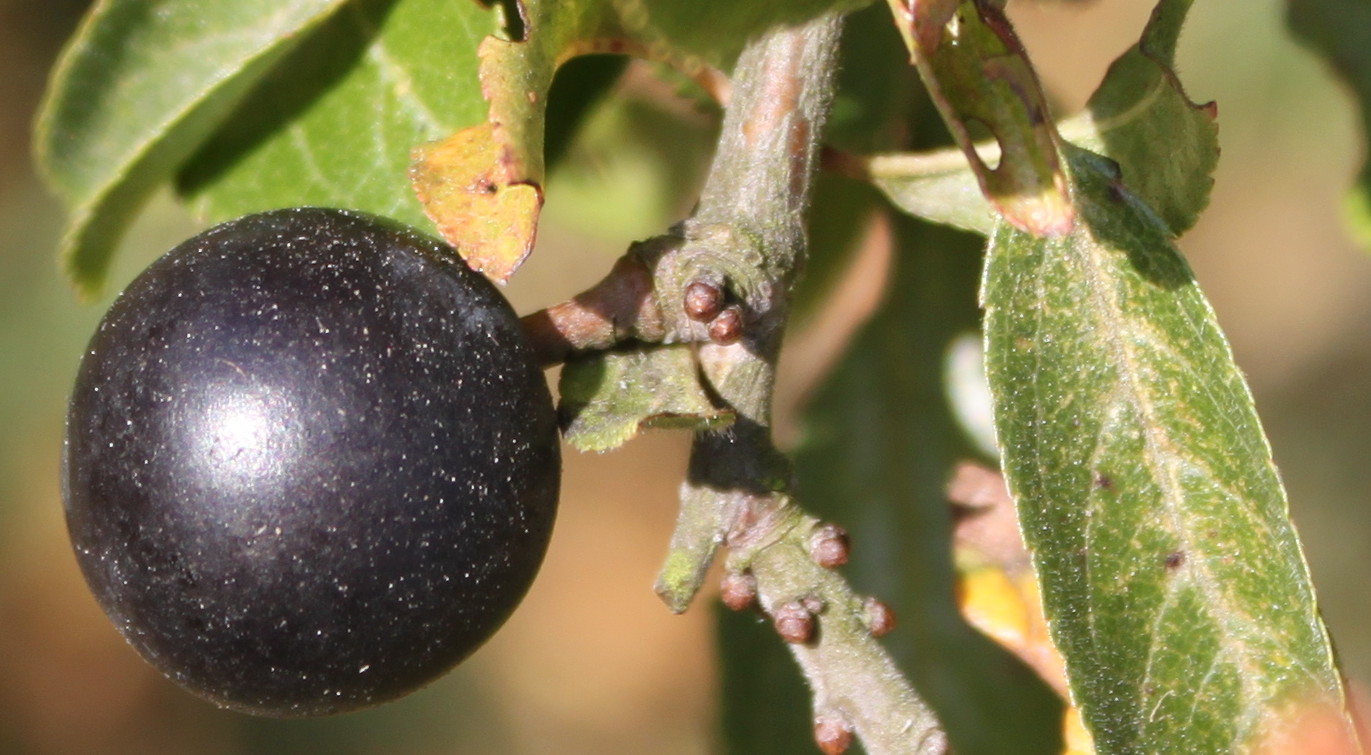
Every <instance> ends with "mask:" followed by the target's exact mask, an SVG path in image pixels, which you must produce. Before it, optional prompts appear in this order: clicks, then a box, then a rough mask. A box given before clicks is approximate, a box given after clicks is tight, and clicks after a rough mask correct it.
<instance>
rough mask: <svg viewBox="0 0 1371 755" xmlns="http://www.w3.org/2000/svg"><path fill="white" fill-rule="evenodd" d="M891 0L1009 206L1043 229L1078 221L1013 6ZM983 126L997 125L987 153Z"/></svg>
mask: <svg viewBox="0 0 1371 755" xmlns="http://www.w3.org/2000/svg"><path fill="white" fill-rule="evenodd" d="M889 4H890V7H891V10H892V12H893V13H894V15H895V18H896V25H897V27H898V28H899V30H900V32H901V34H902V35H903V36H904V39H905V43H906V45H908V47H909V51H910V53H911V55H912V56H913V59H914V63H915V65H916V66H917V67H918V69H919V74H920V75H921V76H922V77H923V80H924V84H925V86H927V87H928V91H929V94H930V95H931V96H932V97H933V101H934V102H935V103H937V105H938V108H939V110H941V111H942V115H943V121H944V122H945V123H946V124H947V127H948V130H949V131H951V132H952V135H953V137H954V138H955V139H956V141H957V144H958V146H960V147H961V150H962V153H963V154H964V155H966V159H967V161H968V162H969V163H970V164H971V169H972V171H973V172H974V173H975V174H976V178H977V180H978V181H979V184H980V187H981V191H982V192H983V193H984V194H985V196H986V198H987V199H989V200H990V203H991V204H992V205H994V207H995V209H996V211H997V212H998V213H999V214H1000V216H1002V217H1003V218H1004V219H1005V220H1007V221H1009V222H1010V223H1011V224H1013V225H1014V226H1015V227H1016V228H1021V229H1023V230H1026V231H1028V232H1030V233H1034V234H1037V235H1057V234H1061V233H1065V232H1067V231H1068V230H1070V228H1071V223H1072V208H1071V199H1070V197H1069V196H1068V194H1067V191H1066V176H1065V174H1064V173H1063V171H1062V166H1061V165H1060V157H1059V155H1058V149H1059V146H1058V141H1059V139H1058V136H1057V130H1056V126H1055V125H1054V124H1053V122H1052V119H1051V113H1049V111H1048V107H1047V100H1046V96H1045V95H1044V94H1043V91H1042V87H1041V86H1040V85H1039V83H1038V78H1037V74H1036V73H1034V71H1033V66H1032V64H1031V63H1029V61H1028V55H1027V53H1026V52H1025V51H1024V49H1023V45H1022V44H1020V42H1019V40H1018V37H1016V36H1015V34H1014V29H1013V27H1012V26H1011V25H1010V23H1009V20H1008V19H1007V18H1006V17H1005V15H1004V11H1003V10H1002V9H1001V8H1000V7H999V6H998V5H996V4H994V3H990V2H987V1H986V0H889ZM976 129H980V130H982V131H989V132H990V136H992V137H993V138H994V140H995V142H996V143H997V145H998V147H999V151H998V154H997V155H996V156H995V157H990V156H989V155H987V156H985V157H983V156H981V155H980V154H978V152H977V149H976V145H975V143H974V141H975V139H976V138H977V136H978V134H977V133H976V131H975V130H976ZM992 162H993V163H994V164H993V165H992V164H991V163H992Z"/></svg>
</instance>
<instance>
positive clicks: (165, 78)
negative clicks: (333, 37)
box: [35, 0, 342, 294]
mask: <svg viewBox="0 0 1371 755" xmlns="http://www.w3.org/2000/svg"><path fill="white" fill-rule="evenodd" d="M341 4H342V2H341V0H241V1H240V2H230V3H211V4H206V3H201V2H190V1H189V0H110V2H104V3H100V4H97V5H96V6H95V9H94V10H93V11H92V12H91V14H90V15H89V16H88V17H87V18H86V20H85V22H84V23H83V24H82V26H81V28H80V30H79V31H78V33H77V35H76V36H75V37H74V38H73V39H72V41H71V42H70V43H69V45H68V47H67V50H66V52H65V53H64V54H63V56H62V59H61V61H60V62H59V63H58V65H57V68H56V70H55V72H54V73H53V76H52V81H51V84H50V87H49V90H48V94H47V97H46V99H45V101H44V103H43V105H42V108H41V111H40V114H39V117H38V125H37V131H36V135H35V145H36V146H35V149H36V152H37V159H38V164H39V166H40V168H41V169H42V171H43V173H44V175H45V176H46V178H47V180H48V181H49V183H50V184H51V185H52V186H53V187H54V188H55V189H56V190H57V192H58V193H59V194H60V195H61V196H62V199H63V200H65V202H66V203H67V205H68V207H69V208H70V209H71V212H72V217H71V220H70V221H69V223H68V227H67V232H66V235H65V237H64V238H63V241H62V245H61V252H60V253H61V256H62V259H63V264H64V266H65V267H66V269H67V271H68V273H69V274H70V275H71V276H72V279H73V280H74V282H75V283H76V284H77V286H79V287H80V288H81V289H82V290H83V291H84V292H85V293H86V294H94V293H95V292H96V291H97V290H98V289H99V287H100V286H101V284H102V283H103V281H104V276H105V273H106V271H107V269H108V267H109V259H110V256H111V254H112V252H113V250H114V248H115V246H116V245H117V243H118V241H119V237H120V235H121V234H122V233H123V231H124V229H125V228H126V227H127V226H128V224H129V222H131V219H132V216H133V215H134V213H135V212H136V211H137V210H138V209H139V208H140V207H141V206H142V204H143V202H144V201H145V200H146V198H147V196H148V195H149V194H150V193H151V191H152V190H153V189H154V188H155V187H156V186H157V185H158V184H159V183H161V182H162V181H163V180H165V179H166V177H167V176H168V175H169V174H170V173H171V172H172V171H173V170H174V169H175V168H176V165H177V164H178V163H179V162H180V161H181V160H182V159H183V158H184V157H185V156H186V155H187V154H189V153H190V152H191V151H192V150H193V149H195V147H196V145H198V144H199V143H200V141H201V140H203V139H204V137H205V136H206V135H207V134H208V133H209V132H210V131H211V130H212V129H213V128H214V127H215V126H216V125H217V124H218V123H219V122H220V120H221V119H222V118H223V117H224V116H225V115H226V114H227V113H228V112H229V110H230V109H231V108H232V107H233V105H234V104H235V103H236V102H237V101H238V100H239V99H240V98H241V97H242V95H243V94H244V92H245V91H246V90H247V89H248V88H249V87H250V86H251V85H252V83H253V82H255V81H256V80H257V79H259V78H260V77H261V76H262V75H264V74H265V73H266V71H268V70H269V69H270V68H271V66H272V64H273V63H275V62H276V61H277V60H279V59H280V56H281V55H282V53H283V52H285V51H286V50H287V49H289V48H290V47H291V46H292V45H293V44H294V43H295V42H296V41H297V40H298V39H300V38H301V37H302V36H304V35H305V34H306V33H307V32H308V31H309V29H310V28H311V27H312V26H314V25H315V24H317V23H319V22H320V21H321V20H322V19H324V18H325V17H327V16H328V15H329V14H330V13H332V12H333V11H334V10H336V9H337V7H338V6H339V5H341Z"/></svg>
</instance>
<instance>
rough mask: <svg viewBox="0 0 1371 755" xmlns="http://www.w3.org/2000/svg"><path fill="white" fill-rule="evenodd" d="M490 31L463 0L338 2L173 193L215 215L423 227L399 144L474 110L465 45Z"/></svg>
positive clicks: (477, 97) (472, 48) (472, 59)
mask: <svg viewBox="0 0 1371 755" xmlns="http://www.w3.org/2000/svg"><path fill="white" fill-rule="evenodd" d="M494 28H495V27H494V17H493V15H492V14H491V13H490V12H489V11H486V10H484V9H482V8H481V7H480V6H479V5H478V4H476V3H473V2H451V1H450V0H359V1H357V2H351V3H348V5H347V7H346V8H345V9H343V11H342V12H340V13H339V14H337V15H336V16H335V17H334V18H332V19H331V20H330V21H329V22H328V24H327V25H325V26H324V27H323V28H321V29H319V30H318V33H316V34H314V35H312V36H311V38H310V39H309V40H307V41H306V42H305V43H303V44H302V45H300V46H299V47H298V48H297V49H296V50H295V51H293V52H292V53H291V55H290V56H289V57H288V58H287V59H286V60H284V61H283V62H282V63H281V64H280V65H278V66H276V67H275V68H274V69H273V71H272V72H271V74H270V75H269V76H267V77H266V78H265V79H264V80H263V81H262V83H261V85H260V86H259V87H258V88H257V89H256V90H255V91H254V92H253V93H252V95H251V96H250V97H249V98H248V99H247V100H246V101H245V102H243V104H242V106H241V107H239V108H238V110H237V112H235V113H234V117H233V119H232V120H231V121H229V122H228V123H227V124H226V125H225V127H224V128H223V129H221V130H220V131H219V132H218V133H216V134H215V135H214V137H213V138H212V139H211V140H210V141H209V142H208V143H206V144H205V145H204V147H203V148H202V149H201V150H200V151H199V153H198V154H196V155H195V156H194V158H193V159H192V160H191V161H190V162H189V163H188V164H187V166H186V167H185V169H184V170H183V172H182V176H181V189H182V191H183V192H185V193H186V194H188V195H189V196H190V197H192V198H193V200H194V202H195V204H196V206H197V207H198V208H199V209H200V210H201V211H202V212H203V213H205V214H206V215H208V216H209V217H210V218H212V219H215V220H219V219H224V218H230V217H236V216H238V215H243V214H245V213H249V212H255V211H259V210H264V209H269V208H274V207H289V206H296V205H323V206H333V207H348V208H353V209H359V210H366V211H369V212H374V213H378V214H381V215H386V216H389V217H392V218H396V219H398V220H400V221H402V222H404V223H408V224H410V225H416V226H429V227H431V225H430V224H429V223H428V221H427V220H426V219H425V217H424V215H423V212H422V209H421V207H420V206H419V202H418V201H417V200H416V199H415V197H414V193H413V190H412V189H411V188H410V185H409V177H408V169H409V161H410V152H411V150H412V149H413V148H414V147H415V145H417V144H419V143H421V142H424V141H427V140H430V139H436V138H438V137H440V136H443V135H445V134H448V133H450V132H452V131H455V130H457V129H458V128H461V127H463V126H468V125H470V124H472V123H476V122H479V121H480V120H481V119H482V117H483V116H484V115H485V103H484V101H483V100H482V99H481V94H480V86H479V82H478V81H477V77H476V65H477V61H476V46H477V44H478V43H479V42H480V40H481V39H482V38H483V37H484V36H485V35H486V34H487V33H489V32H491V31H494Z"/></svg>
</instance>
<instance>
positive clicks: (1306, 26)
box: [1286, 0, 1371, 247]
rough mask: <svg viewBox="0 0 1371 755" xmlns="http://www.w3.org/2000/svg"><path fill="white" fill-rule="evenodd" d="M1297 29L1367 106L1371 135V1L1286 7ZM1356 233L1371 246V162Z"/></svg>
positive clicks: (1360, 182) (1307, 1)
mask: <svg viewBox="0 0 1371 755" xmlns="http://www.w3.org/2000/svg"><path fill="white" fill-rule="evenodd" d="M1286 8H1287V11H1288V14H1289V15H1288V19H1287V20H1288V22H1289V24H1290V28H1291V30H1292V31H1293V32H1294V33H1295V35H1296V36H1297V37H1299V38H1300V39H1301V40H1303V41H1304V42H1305V43H1306V44H1308V45H1309V46H1311V47H1313V48H1314V49H1315V50H1317V51H1318V52H1319V53H1321V54H1322V55H1323V56H1324V57H1325V58H1327V59H1328V62H1329V64H1330V65H1331V66H1332V67H1333V69H1334V70H1335V71H1337V73H1338V74H1339V75H1340V76H1341V77H1342V78H1343V80H1344V81H1346V82H1347V85H1348V86H1349V87H1351V89H1352V91H1353V93H1354V94H1355V95H1356V98H1357V101H1358V104H1359V105H1360V106H1361V120H1362V131H1363V133H1365V134H1371V45H1368V44H1367V42H1366V40H1367V35H1371V3H1368V2H1366V0H1299V2H1290V3H1288V4H1287V5H1286ZM1347 212H1348V216H1349V220H1350V221H1351V223H1350V224H1351V226H1352V230H1353V233H1354V234H1355V235H1356V237H1357V240H1358V241H1359V242H1360V243H1361V244H1362V245H1363V246H1368V247H1371V160H1368V161H1366V162H1364V163H1363V164H1362V169H1361V172H1360V173H1359V174H1358V175H1357V183H1356V186H1355V188H1354V189H1353V191H1352V195H1351V196H1350V197H1348V201H1347Z"/></svg>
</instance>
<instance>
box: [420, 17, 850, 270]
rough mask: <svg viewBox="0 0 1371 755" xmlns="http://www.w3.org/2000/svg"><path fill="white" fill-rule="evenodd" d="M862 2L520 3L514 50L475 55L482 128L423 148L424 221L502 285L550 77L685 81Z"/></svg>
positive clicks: (518, 230) (539, 146)
mask: <svg viewBox="0 0 1371 755" xmlns="http://www.w3.org/2000/svg"><path fill="white" fill-rule="evenodd" d="M869 2H870V0H802V1H801V2H793V1H792V2H782V0H773V1H772V2H769V3H755V2H754V3H737V2H729V1H728V0H714V1H713V2H706V3H681V2H677V0H555V2H554V1H553V0H528V1H527V2H524V3H521V4H520V14H521V17H522V18H523V20H524V22H525V27H524V33H525V38H524V39H498V38H489V39H486V40H485V41H483V42H482V43H481V47H480V59H481V64H480V78H481V88H482V90H483V91H484V93H485V95H486V97H487V98H488V99H489V101H490V109H489V113H488V115H487V123H485V124H482V125H481V126H477V127H472V128H469V129H467V130H466V131H464V132H460V133H456V134H453V135H451V136H450V137H448V138H446V139H444V140H442V141H438V142H434V143H432V144H426V145H424V146H423V147H421V148H420V149H419V150H418V151H417V152H416V155H415V161H414V170H413V179H414V185H415V189H416V191H418V193H419V196H420V201H422V202H423V205H424V209H425V211H426V213H427V214H428V216H429V217H430V218H432V219H433V221H434V223H435V224H436V225H437V226H438V230H439V232H440V233H441V234H442V236H443V238H445V239H447V241H448V242H449V243H451V244H452V245H453V246H455V247H457V249H459V250H460V251H461V253H462V256H463V257H464V258H466V260H467V262H468V263H470V264H471V265H472V267H474V268H476V269H478V270H481V271H482V272H483V273H485V274H486V275H487V276H489V277H491V278H493V279H495V280H498V281H505V280H507V279H508V278H509V277H510V276H511V275H512V274H513V273H514V271H515V270H517V269H518V268H519V266H520V265H521V264H523V261H524V259H525V258H526V257H527V256H528V253H529V252H530V251H531V250H532V248H533V242H534V236H535V230H536V226H537V217H538V213H539V212H540V211H541V208H542V201H543V197H542V185H543V182H544V178H545V175H544V173H545V166H544V155H543V136H544V122H545V115H546V109H547V101H548V93H549V91H550V89H551V86H552V81H553V76H554V75H555V73H556V71H557V68H558V67H559V66H560V65H562V64H563V63H565V62H566V61H567V60H569V59H571V58H574V57H576V56H578V55H586V54H591V53H626V54H630V55H637V56H640V57H646V58H651V59H656V60H661V61H666V62H669V63H671V64H672V65H674V66H676V67H678V68H680V69H681V70H682V71H686V72H688V73H691V74H704V73H706V72H707V69H708V68H709V67H711V66H713V67H721V66H725V65H727V64H728V63H730V62H731V61H732V59H733V58H734V57H736V55H737V53H738V51H739V50H741V48H742V45H743V43H744V42H746V41H747V40H748V39H749V38H751V37H752V36H754V35H755V34H757V33H759V32H761V31H763V30H764V29H765V28H767V27H768V26H769V25H773V24H779V23H794V22H799V21H802V20H805V19H807V18H812V17H814V16H816V15H818V14H819V13H822V12H824V11H827V10H830V9H833V8H850V7H860V6H861V5H864V4H867V3H869Z"/></svg>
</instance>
